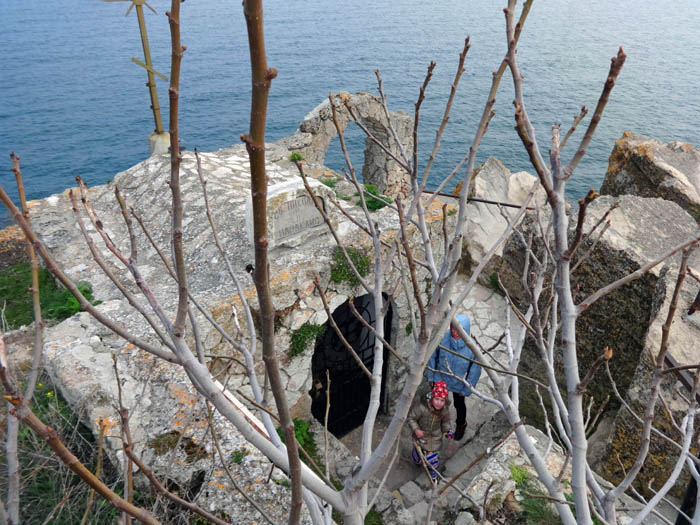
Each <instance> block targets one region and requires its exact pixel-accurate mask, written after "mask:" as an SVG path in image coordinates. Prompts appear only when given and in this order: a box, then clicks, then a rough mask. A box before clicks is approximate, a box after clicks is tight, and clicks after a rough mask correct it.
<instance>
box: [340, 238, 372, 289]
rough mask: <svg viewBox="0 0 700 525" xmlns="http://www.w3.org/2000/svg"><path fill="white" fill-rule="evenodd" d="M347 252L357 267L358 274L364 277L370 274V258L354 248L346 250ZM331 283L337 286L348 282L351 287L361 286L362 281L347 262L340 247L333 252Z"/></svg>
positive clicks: (350, 247)
mask: <svg viewBox="0 0 700 525" xmlns="http://www.w3.org/2000/svg"><path fill="white" fill-rule="evenodd" d="M345 250H346V251H347V252H348V256H349V257H350V260H351V261H352V263H353V264H354V265H355V268H356V269H357V273H359V274H360V275H361V276H362V277H364V276H365V275H367V274H368V273H369V257H367V256H366V255H364V254H363V253H362V252H361V251H360V250H358V249H357V248H353V247H352V246H349V247H347V248H345ZM331 281H332V282H334V283H336V284H340V283H343V282H347V283H348V284H349V285H350V286H357V285H358V284H360V281H359V280H358V279H357V277H356V276H355V273H354V272H353V271H352V269H351V268H350V266H349V265H348V262H347V261H346V260H345V256H344V255H343V250H341V249H340V247H338V246H336V248H335V250H334V252H333V260H332V261H331Z"/></svg>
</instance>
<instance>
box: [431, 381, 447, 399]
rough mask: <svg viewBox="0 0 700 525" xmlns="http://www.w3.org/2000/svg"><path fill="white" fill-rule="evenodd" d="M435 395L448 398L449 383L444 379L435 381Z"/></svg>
mask: <svg viewBox="0 0 700 525" xmlns="http://www.w3.org/2000/svg"><path fill="white" fill-rule="evenodd" d="M433 397H441V398H442V399H447V384H446V383H445V382H444V381H438V382H437V383H435V386H433Z"/></svg>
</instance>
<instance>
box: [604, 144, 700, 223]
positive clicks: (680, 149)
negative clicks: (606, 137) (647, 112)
mask: <svg viewBox="0 0 700 525" xmlns="http://www.w3.org/2000/svg"><path fill="white" fill-rule="evenodd" d="M600 192H601V193H602V194H609V195H625V194H629V195H638V196H640V197H661V198H663V199H667V200H671V201H674V202H676V203H677V204H679V205H680V206H681V207H683V208H684V209H685V210H686V211H687V212H688V213H690V214H691V215H692V216H693V217H695V220H700V151H698V150H697V149H696V148H694V147H693V146H691V145H690V144H687V143H684V142H669V143H668V144H664V143H663V142H660V141H658V140H655V139H649V138H645V137H638V136H634V135H632V134H631V133H629V132H625V133H624V134H623V135H622V138H620V139H619V140H618V141H617V142H616V143H615V147H614V148H613V151H612V153H611V155H610V163H609V166H608V170H607V172H606V174H605V180H604V181H603V185H602V186H601V189H600Z"/></svg>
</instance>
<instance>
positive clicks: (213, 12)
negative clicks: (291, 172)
mask: <svg viewBox="0 0 700 525" xmlns="http://www.w3.org/2000/svg"><path fill="white" fill-rule="evenodd" d="M505 4H506V2H505V0H503V1H501V2H498V1H494V0H472V1H442V0H436V1H434V2H430V3H426V2H421V1H418V0H392V1H390V2H376V1H368V0H347V1H345V2H328V1H311V0H309V1H305V2H301V1H298V0H284V1H283V0H268V1H266V2H265V32H266V40H267V42H266V43H267V54H268V63H269V65H270V66H274V67H276V68H277V69H278V71H279V74H278V76H277V78H276V79H275V80H274V81H273V83H272V89H271V91H270V102H269V112H268V120H267V139H268V140H270V141H272V140H277V139H279V138H281V137H284V136H286V135H290V134H292V133H293V132H294V130H295V129H296V127H297V126H298V124H299V123H300V122H301V120H302V119H303V118H304V116H305V115H306V113H308V112H309V111H310V110H311V109H312V108H314V107H315V106H316V105H317V104H319V103H320V102H321V101H322V100H323V99H324V98H325V97H327V96H328V93H329V92H338V91H341V90H344V91H350V92H354V91H370V92H376V79H375V73H374V71H375V69H379V70H380V71H381V75H382V78H383V81H384V89H385V91H386V93H387V96H388V101H389V106H390V108H391V109H392V110H404V111H407V112H409V113H412V112H413V104H414V103H415V100H416V98H417V95H418V89H419V87H420V84H421V83H422V81H423V78H424V76H425V71H426V67H427V65H428V63H429V62H430V61H431V60H434V61H436V62H437V67H436V69H435V74H434V79H433V81H432V82H431V84H430V86H429V87H428V90H427V99H426V101H425V103H424V104H423V108H422V112H421V127H420V146H419V152H420V158H421V162H422V163H424V162H425V160H426V159H427V156H428V154H429V152H430V149H431V148H432V141H433V140H434V137H435V130H436V129H437V127H438V126H439V122H440V119H441V118H442V111H443V108H444V103H445V99H446V96H447V94H448V93H449V89H450V84H451V82H452V79H453V77H454V73H455V70H456V67H457V59H458V54H459V52H460V51H461V49H462V47H463V43H464V38H465V36H467V35H470V37H471V49H470V51H469V54H468V57H467V61H466V72H465V73H464V75H463V77H462V80H461V83H460V87H459V92H458V95H457V97H456V99H455V103H454V107H453V109H452V114H451V118H450V122H449V125H448V127H447V130H446V132H445V135H444V137H443V139H442V148H441V152H440V156H439V158H438V161H437V163H436V165H435V167H434V168H433V170H432V179H431V181H430V186H431V187H435V186H436V185H437V184H438V183H439V181H440V180H441V179H442V178H443V177H444V176H445V175H446V174H447V173H449V171H450V170H451V169H452V168H453V167H454V166H455V165H456V164H457V162H459V160H460V159H461V158H462V157H463V156H464V155H465V154H466V153H467V151H468V148H469V146H470V144H471V141H472V139H473V137H474V133H475V131H476V125H477V123H478V120H479V118H480V116H481V112H482V110H483V107H484V103H485V101H486V96H487V93H488V90H489V87H490V82H491V73H492V72H493V71H495V70H496V69H497V68H498V65H499V64H500V61H501V60H502V58H503V56H504V53H505V51H506V39H505V24H504V16H503V11H502V8H503V7H504V6H505ZM129 5H130V4H129V2H128V1H125V2H100V1H96V0H64V1H61V2H55V1H50V2H46V1H43V2H42V1H39V0H25V1H16V0H0V28H1V31H0V35H2V36H0V64H2V74H0V183H1V184H2V186H3V187H4V188H5V189H6V190H8V192H9V193H10V194H11V196H12V197H13V198H16V195H17V194H16V190H15V189H14V178H13V176H12V173H11V171H10V169H11V162H10V158H9V153H10V151H14V152H15V153H16V154H17V155H19V156H20V157H21V163H22V173H23V175H24V179H25V183H26V188H27V193H28V197H29V198H30V199H36V198H41V197H45V196H47V195H50V194H52V193H56V192H60V191H62V190H63V189H65V188H66V187H70V186H73V185H74V177H75V175H78V174H80V175H81V176H82V177H83V178H84V179H85V180H86V181H87V182H88V184H89V185H95V184H103V183H105V182H107V181H108V180H109V179H111V178H112V177H113V176H114V175H115V174H116V173H118V172H119V171H122V170H125V169H127V168H129V167H131V166H132V165H134V164H136V163H138V162H140V161H142V160H143V159H145V158H146V157H147V155H148V142H147V136H148V134H149V133H151V132H152V131H153V128H154V122H153V117H152V114H151V111H150V109H149V104H150V100H149V96H148V90H147V87H146V86H145V82H146V73H145V71H144V70H143V69H142V68H140V67H139V66H137V65H136V64H135V63H133V62H132V61H131V58H132V57H135V58H137V59H138V60H141V61H143V53H142V49H141V42H140V38H139V32H138V24H137V20H136V13H135V10H132V12H131V13H130V15H129V16H128V17H125V16H124V14H125V12H126V10H127V7H128V6H129ZM149 5H151V6H152V7H153V8H154V9H155V10H156V11H157V14H154V13H152V12H151V11H149V10H148V9H146V10H145V12H146V23H147V27H148V35H149V39H150V46H151V52H152V57H153V64H154V67H155V69H156V70H157V71H159V72H161V73H163V74H164V75H166V76H168V75H169V74H170V71H169V70H170V41H169V38H170V36H169V28H168V23H167V18H166V16H165V11H166V10H167V9H168V8H169V5H170V2H169V1H167V0H150V1H149ZM181 18H182V20H181V27H182V43H183V44H184V45H186V46H187V48H188V49H187V51H186V52H185V55H184V58H183V62H182V77H181V82H180V122H179V132H180V136H181V137H182V138H183V141H184V145H185V147H186V148H187V149H194V148H195V147H197V148H198V149H199V150H200V151H213V150H217V149H219V148H223V147H229V146H231V145H233V144H237V143H239V136H240V134H241V133H242V132H245V131H247V128H248V118H249V111H250V69H249V68H250V66H249V59H248V47H247V34H246V29H245V21H244V18H243V13H242V9H241V3H240V1H232V0H189V1H187V2H185V3H183V4H182V12H181ZM699 27H700V3H698V2H697V1H695V0H656V1H653V2H652V1H641V2H640V1H631V0H620V1H617V2H611V1H609V0H587V1H585V2H574V1H565V0H538V1H536V2H535V4H534V7H533V9H532V11H531V13H530V16H529V18H528V21H527V23H526V27H525V30H524V32H523V35H522V38H521V41H520V45H519V51H518V59H519V65H520V68H521V70H522V72H523V74H524V90H525V102H526V108H527V110H528V112H529V115H530V118H531V120H532V121H533V123H534V125H535V127H536V130H537V135H536V136H537V139H538V141H539V143H540V147H541V148H542V151H543V153H544V154H546V152H547V149H548V146H549V141H550V137H551V126H552V124H554V123H556V122H561V123H562V128H563V129H564V130H566V129H568V127H569V125H570V124H571V121H572V119H573V115H574V114H575V113H577V112H578V110H579V109H580V107H581V105H583V104H585V105H586V106H587V107H589V108H590V109H591V113H590V114H589V117H590V115H591V114H592V110H593V108H594V107H595V104H596V102H597V99H598V97H599V95H600V92H601V90H602V86H603V82H604V80H605V78H606V76H607V72H608V68H609V64H610V58H611V57H613V56H614V55H615V54H616V52H617V49H618V46H620V45H622V46H624V48H625V52H626V53H627V55H628V58H627V62H626V64H625V67H624V69H623V71H622V73H621V75H620V77H619V79H618V82H617V85H616V87H615V89H614V91H613V93H612V95H611V98H610V102H609V104H608V106H607V108H606V110H605V114H604V116H603V120H602V121H601V123H600V125H599V127H598V131H597V133H596V136H595V139H594V141H593V142H592V143H591V145H590V147H589V149H588V152H587V154H586V156H585V157H584V160H583V162H582V163H581V164H580V167H579V168H578V170H577V172H576V174H575V176H574V179H573V180H572V181H571V183H570V185H569V196H570V197H572V198H577V197H580V196H581V195H582V194H584V193H585V192H586V191H587V190H588V189H589V188H591V187H594V188H598V187H599V186H600V184H601V182H602V179H603V176H604V174H605V170H606V168H607V158H608V156H609V154H610V151H611V150H612V147H613V145H614V142H615V140H616V139H617V138H619V137H620V136H621V135H622V133H623V132H624V131H626V130H629V131H631V132H632V133H635V134H640V135H645V136H650V137H654V138H657V139H659V140H662V141H670V140H682V141H687V142H690V143H691V144H694V145H696V146H700V128H699V127H698V125H697V122H698V119H699V118H700V90H699V89H698V84H699V80H700V78H699V76H700V75H699V73H698V67H697V63H696V62H697V60H698V57H700V43H698V42H699V40H700V39H699V37H700V30H699V29H698V28H699ZM157 87H158V94H159V99H160V104H161V107H162V114H163V122H164V125H165V128H166V129H167V127H168V98H167V82H164V81H162V80H158V81H157ZM512 99H513V88H512V80H511V78H510V74H509V72H507V73H506V75H505V76H504V79H503V82H502V83H501V88H500V90H499V92H498V95H497V103H496V106H495V109H496V116H495V118H494V120H493V122H492V123H491V126H490V128H489V131H488V133H487V135H486V137H485V138H484V140H483V142H482V144H481V147H480V149H479V156H478V161H479V162H483V160H485V159H486V158H487V157H489V156H494V157H498V158H500V159H501V160H502V161H503V162H504V164H505V165H506V166H507V167H508V168H510V169H511V170H513V171H516V170H523V169H525V170H529V171H531V172H532V168H531V167H530V166H529V164H528V160H527V155H526V153H525V151H524V149H523V147H522V145H521V144H520V142H519V139H518V137H517V135H516V133H515V131H514V129H513V124H514V121H513V107H512ZM587 122H588V119H587V120H586V121H584V124H583V125H582V126H581V127H580V129H579V132H578V133H577V135H575V136H574V139H573V140H572V141H570V144H569V145H568V146H567V149H566V150H565V151H564V152H563V157H564V160H565V161H566V160H568V159H569V158H570V156H571V155H572V154H573V152H574V151H575V147H576V146H577V144H578V141H579V140H580V138H581V137H582V135H583V133H582V132H583V127H584V126H585V125H586V124H587ZM348 136H349V138H350V141H351V145H352V149H353V159H354V162H355V163H356V164H359V163H361V161H362V150H363V147H362V139H363V138H362V136H361V132H359V131H358V130H356V129H348ZM3 159H4V160H3ZM327 163H328V164H329V165H330V166H332V167H334V168H337V169H339V168H341V167H342V166H343V163H342V158H341V156H340V154H339V147H338V145H337V140H336V141H335V142H334V144H332V145H331V149H330V151H329V154H328V156H327ZM5 224H7V217H6V216H5V217H4V218H2V219H0V225H5Z"/></svg>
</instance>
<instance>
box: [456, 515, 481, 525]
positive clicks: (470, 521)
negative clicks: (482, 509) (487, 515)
mask: <svg viewBox="0 0 700 525" xmlns="http://www.w3.org/2000/svg"><path fill="white" fill-rule="evenodd" d="M475 523H476V520H475V519H474V516H473V515H472V513H471V512H461V513H460V514H459V516H457V519H456V520H455V523H454V525H474V524H475Z"/></svg>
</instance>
